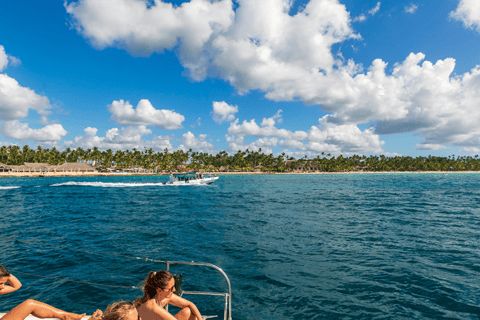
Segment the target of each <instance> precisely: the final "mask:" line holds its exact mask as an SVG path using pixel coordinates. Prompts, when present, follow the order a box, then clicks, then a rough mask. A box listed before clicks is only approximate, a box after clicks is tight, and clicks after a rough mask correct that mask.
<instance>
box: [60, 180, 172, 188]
mask: <svg viewBox="0 0 480 320" xmlns="http://www.w3.org/2000/svg"><path fill="white" fill-rule="evenodd" d="M163 185H164V184H163V183H162V182H158V183H122V182H116V183H112V182H75V181H69V182H64V183H57V184H52V187H62V186H82V187H100V188H129V187H152V186H153V187H158V186H163Z"/></svg>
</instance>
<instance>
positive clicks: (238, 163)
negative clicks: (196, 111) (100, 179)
mask: <svg viewBox="0 0 480 320" xmlns="http://www.w3.org/2000/svg"><path fill="white" fill-rule="evenodd" d="M25 162H30V163H31V162H33V163H49V164H51V165H60V164H63V163H65V162H85V163H88V164H90V165H93V166H95V167H103V168H111V167H115V168H132V167H142V168H144V169H146V170H156V171H181V170H200V169H204V170H207V171H219V170H220V171H263V172H289V171H319V172H348V171H477V170H480V159H479V158H478V155H476V156H474V157H471V156H457V157H455V155H452V156H448V157H435V156H428V157H416V158H413V157H408V156H407V157H404V156H394V157H387V156H384V155H371V156H364V155H353V156H349V157H344V156H342V155H340V156H337V157H335V156H332V155H331V154H325V153H322V154H321V155H319V156H317V157H315V158H313V159H308V158H307V156H305V157H303V158H300V159H294V158H292V157H288V156H287V155H286V154H285V153H282V154H280V155H278V156H274V155H273V154H268V155H267V154H264V153H262V152H261V149H259V151H249V150H248V149H247V150H245V151H238V152H237V153H235V154H232V155H230V154H228V153H227V152H226V151H222V152H219V153H217V154H208V153H203V152H194V151H192V149H190V150H188V151H182V150H177V151H174V152H169V151H168V150H167V149H165V150H164V151H163V152H154V151H153V150H152V149H144V150H137V149H135V148H133V149H132V150H125V151H123V150H117V151H112V150H110V149H108V150H104V151H101V150H99V149H98V148H96V147H94V148H92V149H86V150H84V149H82V148H76V149H70V148H67V149H65V150H63V151H60V150H58V149H56V148H55V147H53V148H51V149H48V148H47V149H44V148H42V147H40V146H39V147H37V148H36V149H31V148H30V147H29V146H28V145H26V146H24V147H23V148H20V147H18V146H2V147H1V148H0V163H3V164H6V165H22V164H24V163H25Z"/></svg>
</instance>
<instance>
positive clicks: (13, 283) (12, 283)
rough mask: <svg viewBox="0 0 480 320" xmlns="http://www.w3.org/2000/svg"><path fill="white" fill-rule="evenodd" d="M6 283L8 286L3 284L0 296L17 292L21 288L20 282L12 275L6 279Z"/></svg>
mask: <svg viewBox="0 0 480 320" xmlns="http://www.w3.org/2000/svg"><path fill="white" fill-rule="evenodd" d="M7 283H8V284H5V286H4V287H3V288H2V289H0V295H2V294H7V293H11V292H13V291H17V290H18V289H20V287H21V286H22V283H21V282H20V280H18V279H17V277H15V276H14V275H13V274H11V275H10V276H9V277H8V280H7Z"/></svg>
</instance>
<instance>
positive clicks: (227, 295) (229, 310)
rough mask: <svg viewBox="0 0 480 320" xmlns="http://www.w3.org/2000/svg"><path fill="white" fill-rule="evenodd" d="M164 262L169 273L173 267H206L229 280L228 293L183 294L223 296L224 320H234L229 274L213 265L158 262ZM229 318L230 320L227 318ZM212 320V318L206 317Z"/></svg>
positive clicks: (183, 292)
mask: <svg viewBox="0 0 480 320" xmlns="http://www.w3.org/2000/svg"><path fill="white" fill-rule="evenodd" d="M157 262H162V263H165V264H166V265H167V271H169V272H170V266H171V265H189V266H204V267H210V268H213V269H215V270H217V271H218V272H220V273H221V274H222V275H223V277H224V278H225V280H227V284H228V292H224V293H222V292H199V291H182V294H191V295H204V296H223V297H224V298H225V308H224V311H223V319H224V320H232V286H231V285H230V279H229V278H228V276H227V274H226V273H225V272H224V271H223V270H222V269H221V268H220V267H217V266H216V265H214V264H211V263H203V262H194V261H192V262H183V261H157ZM227 316H228V318H227ZM204 318H210V317H204Z"/></svg>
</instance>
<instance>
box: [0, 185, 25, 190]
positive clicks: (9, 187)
mask: <svg viewBox="0 0 480 320" xmlns="http://www.w3.org/2000/svg"><path fill="white" fill-rule="evenodd" d="M18 188H20V187H19V186H8V187H0V190H8V189H18Z"/></svg>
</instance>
